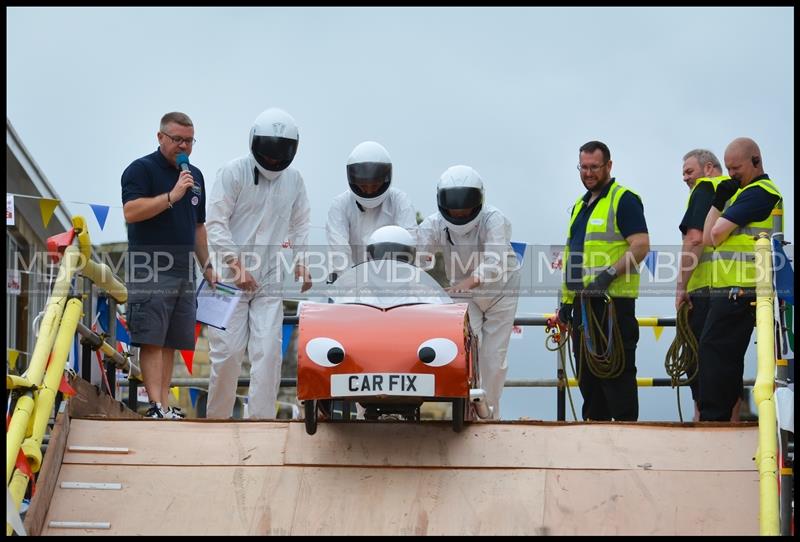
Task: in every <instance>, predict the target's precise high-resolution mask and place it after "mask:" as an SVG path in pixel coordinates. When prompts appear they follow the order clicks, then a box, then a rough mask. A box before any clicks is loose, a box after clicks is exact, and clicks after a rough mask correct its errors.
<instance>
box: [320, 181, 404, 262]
mask: <svg viewBox="0 0 800 542" xmlns="http://www.w3.org/2000/svg"><path fill="white" fill-rule="evenodd" d="M356 203H357V202H356V198H355V196H354V195H353V192H352V191H350V190H348V191H346V192H344V193H342V194H339V195H338V196H336V197H335V198H333V202H331V207H330V209H329V210H328V222H327V224H326V225H325V230H326V234H327V237H328V247H329V249H330V250H331V251H332V254H330V255H329V258H330V262H329V270H330V271H331V272H336V273H338V274H341V273H342V271H344V270H346V269H349V268H350V267H351V266H353V265H357V264H359V263H361V262H364V261H366V260H367V244H368V240H369V236H370V235H372V233H373V232H374V231H375V230H377V229H378V228H381V227H383V226H392V225H396V226H400V227H401V228H405V229H406V230H408V232H409V233H410V234H411V235H412V237H414V236H416V228H417V215H416V211H414V206H413V205H412V204H411V201H410V200H409V199H408V196H406V195H405V194H404V193H403V192H401V191H400V190H397V189H396V188H392V187H389V189H388V190H387V195H386V199H384V200H383V202H382V203H381V204H380V205H378V206H377V207H373V208H371V209H370V208H367V207H363V209H364V210H363V211H362V210H361V209H359V207H358V205H357V204H356ZM345 247H349V250H350V252H349V253H347V252H345V251H346V250H347V249H346V248H345ZM334 253H335V254H334Z"/></svg>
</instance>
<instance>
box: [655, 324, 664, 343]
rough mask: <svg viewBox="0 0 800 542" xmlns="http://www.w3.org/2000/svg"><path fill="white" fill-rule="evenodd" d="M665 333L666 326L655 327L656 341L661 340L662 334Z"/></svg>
mask: <svg viewBox="0 0 800 542" xmlns="http://www.w3.org/2000/svg"><path fill="white" fill-rule="evenodd" d="M663 331H664V326H653V333H654V334H655V336H656V340H658V339H660V338H661V333H662V332H663Z"/></svg>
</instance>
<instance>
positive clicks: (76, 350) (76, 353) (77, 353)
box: [72, 333, 81, 373]
mask: <svg viewBox="0 0 800 542" xmlns="http://www.w3.org/2000/svg"><path fill="white" fill-rule="evenodd" d="M80 351H81V349H80V347H79V346H78V334H77V333H76V334H75V340H74V341H73V342H72V370H73V371H75V372H76V373H77V372H78V360H79V359H81V356H80Z"/></svg>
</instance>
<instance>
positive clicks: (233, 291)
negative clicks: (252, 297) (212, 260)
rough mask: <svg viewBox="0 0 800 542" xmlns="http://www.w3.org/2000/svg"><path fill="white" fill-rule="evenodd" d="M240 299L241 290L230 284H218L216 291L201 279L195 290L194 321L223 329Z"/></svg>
mask: <svg viewBox="0 0 800 542" xmlns="http://www.w3.org/2000/svg"><path fill="white" fill-rule="evenodd" d="M241 297H242V290H240V289H239V288H237V287H235V286H231V285H230V284H225V283H222V282H218V283H217V284H216V290H212V289H211V285H209V284H208V281H207V280H205V279H203V281H202V282H201V283H200V286H199V287H198V288H197V316H196V318H195V319H196V320H197V321H198V322H200V323H202V324H206V325H209V326H211V327H215V328H217V329H223V330H224V329H225V328H227V327H228V322H229V321H230V319H231V315H233V310H234V309H235V308H236V305H237V304H238V303H239V299H240V298H241Z"/></svg>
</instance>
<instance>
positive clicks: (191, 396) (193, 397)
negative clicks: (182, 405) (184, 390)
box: [189, 388, 200, 408]
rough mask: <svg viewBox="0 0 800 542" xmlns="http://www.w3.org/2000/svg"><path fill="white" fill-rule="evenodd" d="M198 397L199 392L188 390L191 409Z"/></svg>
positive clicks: (195, 404)
mask: <svg viewBox="0 0 800 542" xmlns="http://www.w3.org/2000/svg"><path fill="white" fill-rule="evenodd" d="M199 395H200V390H197V389H195V388H189V400H190V401H191V402H192V408H195V407H196V406H197V397H198V396H199Z"/></svg>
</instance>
